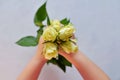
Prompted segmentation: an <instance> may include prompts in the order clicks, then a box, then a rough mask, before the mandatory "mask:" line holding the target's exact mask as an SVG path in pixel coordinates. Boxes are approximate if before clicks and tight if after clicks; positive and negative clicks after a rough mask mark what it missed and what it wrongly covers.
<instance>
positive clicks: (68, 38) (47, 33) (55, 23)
mask: <svg viewBox="0 0 120 80" xmlns="http://www.w3.org/2000/svg"><path fill="white" fill-rule="evenodd" d="M46 4H47V2H45V3H44V4H43V5H42V6H41V7H40V8H39V9H38V10H37V12H36V14H35V17H34V23H35V25H36V26H37V27H38V28H39V29H38V30H37V36H27V37H23V38H21V39H20V40H18V41H17V42H16V43H17V44H18V45H20V46H26V47H30V46H37V45H38V42H39V38H40V37H41V36H42V38H43V40H44V43H43V44H44V48H43V53H42V54H43V55H44V57H45V58H46V59H48V61H47V64H49V63H53V64H55V65H57V66H58V67H60V68H61V69H62V70H63V71H64V72H66V66H69V67H72V64H71V63H70V62H69V61H68V60H66V59H65V58H64V57H63V56H61V55H60V54H58V49H59V48H62V49H63V50H64V51H65V52H66V54H72V53H73V54H74V53H75V52H76V51H77V50H78V47H77V45H76V39H75V38H73V36H74V32H75V28H74V27H73V24H72V23H71V22H70V20H69V19H67V18H64V19H62V20H58V19H55V20H50V18H49V16H48V12H47V9H46ZM44 21H46V24H43V22H44Z"/></svg>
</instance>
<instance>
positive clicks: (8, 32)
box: [0, 0, 120, 80]
mask: <svg viewBox="0 0 120 80" xmlns="http://www.w3.org/2000/svg"><path fill="white" fill-rule="evenodd" d="M43 2H44V0H42V1H41V0H7V1H6V0H0V80H16V77H17V76H18V75H19V73H20V72H21V71H22V69H23V68H24V67H25V65H26V64H27V63H28V62H29V61H30V59H31V58H32V56H33V55H34V54H35V52H36V47H34V48H33V47H30V48H26V47H20V46H17V45H16V44H15V42H16V41H17V40H18V39H20V38H21V37H23V36H27V35H36V30H37V29H38V28H37V27H35V25H34V24H33V17H34V14H35V11H36V10H37V9H38V7H39V6H40V5H41V4H42V3H43ZM47 9H48V12H49V15H50V18H51V19H62V18H64V17H68V18H70V19H71V21H72V23H73V24H74V25H75V27H76V30H77V31H76V36H77V38H78V44H79V48H80V50H81V51H83V52H84V53H85V54H86V55H87V56H88V57H89V58H90V59H91V60H92V61H93V62H95V63H96V64H97V65H98V66H99V67H100V68H101V69H103V70H104V71H105V72H106V73H107V74H108V75H109V76H110V78H111V80H120V62H119V61H120V0H48V5H47ZM98 75H99V74H98ZM39 79H40V80H80V79H82V78H81V76H80V75H79V73H78V72H77V70H76V69H75V67H73V68H67V73H66V74H64V73H63V72H62V71H61V70H60V69H59V68H58V67H56V66H54V65H49V66H47V65H45V67H44V68H43V70H42V73H41V75H40V78H39Z"/></svg>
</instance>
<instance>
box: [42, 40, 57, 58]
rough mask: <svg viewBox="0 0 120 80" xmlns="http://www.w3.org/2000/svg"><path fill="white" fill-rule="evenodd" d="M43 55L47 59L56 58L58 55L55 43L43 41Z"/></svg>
mask: <svg viewBox="0 0 120 80" xmlns="http://www.w3.org/2000/svg"><path fill="white" fill-rule="evenodd" d="M43 55H44V56H45V58H46V59H48V60H50V59H52V58H56V57H57V56H58V51H57V45H56V44H55V43H52V42H47V43H44V48H43Z"/></svg>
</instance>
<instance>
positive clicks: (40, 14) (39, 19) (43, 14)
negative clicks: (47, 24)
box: [34, 2, 47, 26]
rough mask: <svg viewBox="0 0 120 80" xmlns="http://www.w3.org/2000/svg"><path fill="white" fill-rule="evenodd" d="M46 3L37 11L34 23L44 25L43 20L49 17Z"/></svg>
mask: <svg viewBox="0 0 120 80" xmlns="http://www.w3.org/2000/svg"><path fill="white" fill-rule="evenodd" d="M46 3H47V2H45V3H44V4H43V5H42V6H41V7H40V8H39V9H38V10H37V12H36V14H35V17H34V23H35V25H36V26H42V25H43V24H42V22H43V21H44V20H45V19H46V17H47V10H46Z"/></svg>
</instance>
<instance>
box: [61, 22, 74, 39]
mask: <svg viewBox="0 0 120 80" xmlns="http://www.w3.org/2000/svg"><path fill="white" fill-rule="evenodd" d="M74 31H75V29H74V27H73V26H72V25H70V24H69V25H67V26H65V27H63V28H61V29H60V31H59V39H61V40H62V41H68V40H69V39H70V37H72V35H73V33H74Z"/></svg>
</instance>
